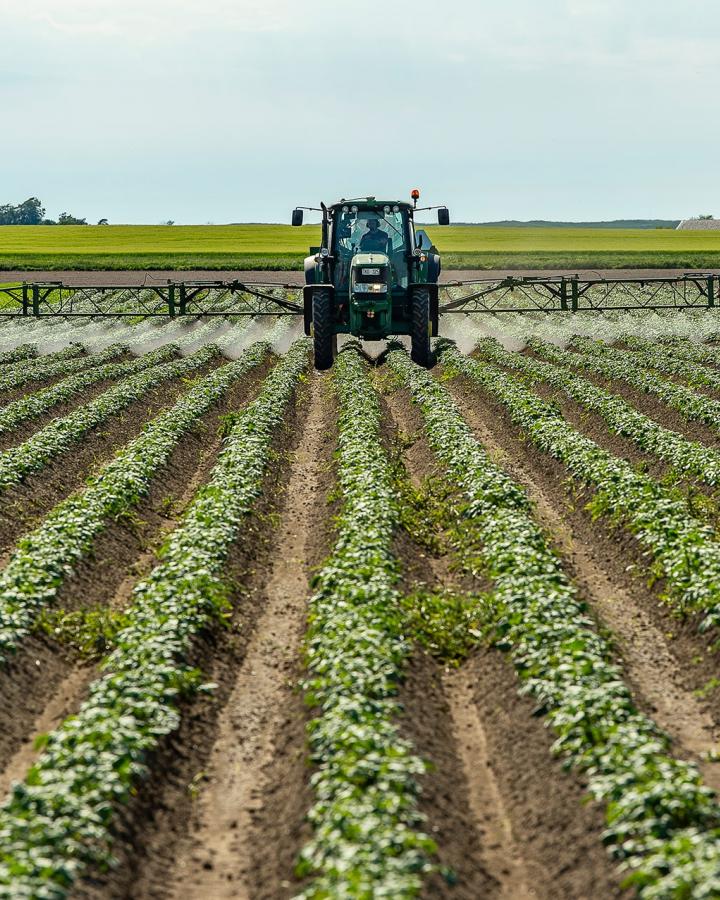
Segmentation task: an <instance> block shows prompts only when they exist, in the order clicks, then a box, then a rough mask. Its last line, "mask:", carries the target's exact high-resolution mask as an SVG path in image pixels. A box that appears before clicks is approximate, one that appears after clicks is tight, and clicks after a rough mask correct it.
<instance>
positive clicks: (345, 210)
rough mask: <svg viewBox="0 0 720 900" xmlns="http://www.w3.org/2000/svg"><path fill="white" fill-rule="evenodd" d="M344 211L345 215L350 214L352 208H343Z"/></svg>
mask: <svg viewBox="0 0 720 900" xmlns="http://www.w3.org/2000/svg"><path fill="white" fill-rule="evenodd" d="M342 211H343V212H344V213H349V212H350V207H349V206H343V209H342Z"/></svg>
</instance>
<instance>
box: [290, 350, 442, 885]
mask: <svg viewBox="0 0 720 900" xmlns="http://www.w3.org/2000/svg"><path fill="white" fill-rule="evenodd" d="M356 347H357V345H355V344H351V345H346V347H345V348H344V349H343V350H342V352H341V353H340V354H339V355H338V357H337V360H336V362H335V367H334V370H333V384H334V387H335V390H336V391H337V394H338V398H339V401H340V414H339V438H338V451H337V474H338V480H339V485H340V490H341V498H342V509H341V512H340V514H339V517H338V520H337V525H338V537H337V543H336V545H335V549H334V551H333V553H332V555H331V556H330V558H329V559H328V560H327V561H326V563H325V565H324V567H323V568H322V570H321V571H320V573H319V574H318V576H317V578H316V580H315V588H316V591H315V594H314V596H313V598H312V600H311V613H310V620H309V628H308V633H307V638H306V653H307V665H308V669H309V678H308V679H307V681H306V683H305V685H304V687H305V690H306V695H307V700H308V702H309V703H310V704H311V705H312V706H313V707H316V708H317V709H318V711H319V712H318V714H317V715H316V717H315V718H314V719H313V720H312V722H311V723H310V725H309V735H310V747H311V753H312V760H313V763H314V764H315V767H316V768H315V771H314V773H313V776H312V787H313V790H314V793H315V797H316V802H315V804H314V805H313V807H312V808H311V810H310V812H309V815H308V817H309V820H310V822H311V824H312V826H313V829H314V834H313V837H312V840H311V841H310V842H309V843H308V844H307V845H306V846H305V848H304V849H303V851H302V854H301V859H300V863H299V867H298V871H299V874H301V875H303V876H306V877H311V878H312V881H311V882H310V885H309V886H308V887H307V889H306V890H305V891H304V892H303V894H302V896H303V897H305V898H314V900H320V898H329V897H357V898H360V897H363V898H365V897H367V898H370V897H392V898H398V900H399V898H406V897H415V896H417V895H418V893H419V891H420V888H421V878H422V874H423V872H425V871H427V870H428V868H429V865H430V864H429V854H431V853H432V852H433V850H434V845H433V842H432V841H431V840H430V839H429V838H428V837H427V836H426V835H424V834H422V833H421V832H419V831H418V830H417V828H418V826H419V825H420V822H421V818H420V815H419V813H418V809H417V793H418V784H417V777H418V776H419V775H420V774H421V773H422V772H423V771H424V765H423V763H422V761H421V760H420V759H418V758H417V757H416V756H415V755H414V754H413V749H412V746H411V745H410V743H409V742H408V741H406V740H404V739H403V738H402V737H401V736H400V734H399V732H398V728H397V725H396V724H395V721H394V719H395V716H396V714H397V711H398V702H397V699H396V693H397V687H398V682H399V681H400V678H401V676H402V669H403V666H404V663H405V661H406V658H407V656H408V653H409V645H408V642H407V640H406V638H405V634H404V617H403V611H402V607H401V604H400V596H399V594H398V592H397V590H396V583H397V581H398V577H399V566H398V562H397V560H396V559H395V557H394V556H393V553H392V541H393V534H394V531H395V529H396V528H397V527H398V526H399V515H400V514H399V509H398V499H397V497H396V496H395V492H394V490H393V476H392V471H391V465H390V461H389V459H388V456H387V454H386V452H385V450H384V449H383V446H382V440H381V435H380V419H381V412H380V405H379V402H378V397H377V394H376V392H375V390H374V389H373V387H372V385H371V383H370V379H369V377H368V372H367V366H366V364H365V362H364V361H363V360H362V358H361V356H360V355H359V353H358V352H357V349H356Z"/></svg>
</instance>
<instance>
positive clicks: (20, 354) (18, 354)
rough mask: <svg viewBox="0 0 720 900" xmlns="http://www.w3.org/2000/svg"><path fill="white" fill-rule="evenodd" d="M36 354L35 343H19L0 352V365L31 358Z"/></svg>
mask: <svg viewBox="0 0 720 900" xmlns="http://www.w3.org/2000/svg"><path fill="white" fill-rule="evenodd" d="M37 355H38V348H37V345H36V344H20V346H19V347H15V348H14V349H12V350H4V351H2V353H0V366H7V365H9V364H11V363H16V362H19V361H20V360H23V359H31V358H32V357H34V356H37Z"/></svg>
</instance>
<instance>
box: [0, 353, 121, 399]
mask: <svg viewBox="0 0 720 900" xmlns="http://www.w3.org/2000/svg"><path fill="white" fill-rule="evenodd" d="M126 352H127V347H126V346H125V345H124V344H113V345H111V346H110V347H107V348H106V349H105V350H102V351H101V352H100V353H93V354H90V355H88V356H81V355H80V354H81V353H83V347H82V344H70V345H69V346H68V347H66V348H65V349H64V350H62V351H58V352H57V353H49V354H47V355H46V356H40V357H38V358H37V359H32V360H28V361H27V362H22V363H15V365H14V366H12V368H11V369H10V370H9V371H7V372H3V373H2V374H0V391H14V390H16V389H17V388H19V387H23V385H25V384H28V383H29V382H31V381H44V380H45V379H47V378H54V377H55V376H56V375H72V374H73V373H74V372H81V371H82V370H83V369H89V368H91V367H92V366H97V365H100V364H102V363H106V362H109V361H110V360H112V359H116V358H117V357H118V356H121V355H122V354H123V353H126Z"/></svg>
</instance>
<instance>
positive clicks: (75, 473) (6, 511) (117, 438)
mask: <svg viewBox="0 0 720 900" xmlns="http://www.w3.org/2000/svg"><path fill="white" fill-rule="evenodd" d="M218 364H219V362H213V363H212V364H211V365H209V366H205V367H203V368H202V369H199V370H197V373H196V374H197V375H202V374H205V373H207V372H209V371H211V370H212V369H213V368H215V367H216V366H217V365H218ZM186 390H187V385H186V384H185V383H184V382H183V380H182V379H180V378H175V379H172V380H171V381H167V382H164V383H163V384H160V385H158V386H157V387H155V388H153V389H152V390H150V391H149V392H148V393H147V394H146V395H145V396H144V397H143V398H142V399H141V400H139V401H137V402H136V403H133V404H131V405H130V406H129V407H128V408H127V409H125V410H123V411H122V412H121V413H120V414H119V415H117V416H113V417H112V418H111V419H110V420H109V421H107V422H105V423H104V424H103V425H101V426H100V427H98V428H95V429H93V430H92V431H91V432H90V433H88V434H87V435H86V436H85V437H84V438H83V440H82V441H80V442H78V443H77V444H74V445H73V446H72V448H71V449H69V450H68V451H67V452H65V453H62V454H60V455H59V456H57V457H55V459H53V460H51V461H50V462H49V463H48V465H46V466H45V467H44V468H43V469H42V471H40V472H37V473H35V474H32V475H28V476H27V477H26V478H25V479H24V481H22V482H21V483H20V484H18V485H14V486H13V487H11V488H9V489H8V490H7V491H5V492H3V494H2V503H1V504H0V552H3V551H4V552H5V553H7V551H8V550H9V548H10V547H11V545H12V544H13V543H14V542H15V541H16V540H17V539H18V538H19V537H20V536H21V535H22V534H24V533H25V532H26V531H30V530H31V529H32V528H33V527H35V525H37V524H38V523H39V521H40V520H41V519H42V518H43V517H44V516H45V515H47V513H48V512H49V511H50V510H51V509H52V508H53V506H55V505H56V504H57V503H58V502H59V501H60V500H62V499H64V498H65V497H67V496H68V495H69V494H71V493H72V492H73V491H75V490H77V489H78V488H79V487H80V486H81V485H82V484H83V482H84V481H85V479H86V478H87V477H88V476H89V475H90V473H91V472H92V471H93V470H94V469H96V468H98V467H99V466H101V465H102V464H103V463H104V462H106V461H107V460H109V459H110V458H112V457H113V456H114V455H115V453H116V452H117V451H118V449H119V448H120V447H122V446H123V445H124V444H126V443H128V442H129V441H130V440H132V439H133V438H134V437H137V435H138V434H139V433H140V432H141V431H142V429H143V427H144V426H145V424H146V423H147V422H148V421H149V420H150V419H153V418H154V417H155V416H157V415H158V414H159V413H160V412H162V411H163V410H165V409H168V408H169V407H170V406H172V404H173V403H174V402H175V401H176V400H177V398H178V397H179V396H180V394H182V393H184V392H185V391H186Z"/></svg>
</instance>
